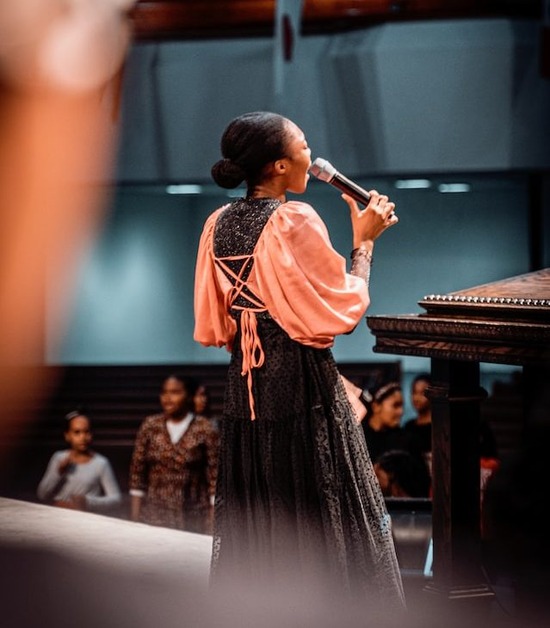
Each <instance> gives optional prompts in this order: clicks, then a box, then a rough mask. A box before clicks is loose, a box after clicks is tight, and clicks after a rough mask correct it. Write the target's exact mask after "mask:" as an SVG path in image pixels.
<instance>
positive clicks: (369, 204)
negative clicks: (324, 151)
mask: <svg viewBox="0 0 550 628" xmlns="http://www.w3.org/2000/svg"><path fill="white" fill-rule="evenodd" d="M309 172H310V173H311V174H312V175H313V176H315V177H317V178H318V179H320V180H321V181H325V182H326V183H329V184H330V185H332V186H334V187H336V188H338V189H339V190H340V191H341V192H343V193H344V194H343V198H344V200H345V201H346V202H347V203H348V205H349V207H350V210H351V221H352V226H353V241H354V248H355V247H358V246H360V245H361V243H362V242H364V241H366V240H375V239H376V238H377V237H378V236H379V235H381V234H382V233H383V232H384V231H385V230H386V229H387V228H388V227H391V226H392V225H395V224H397V222H399V218H398V217H397V216H396V214H395V213H394V209H395V203H393V202H391V201H390V200H389V199H388V197H387V196H386V195H385V194H379V193H378V192H377V191H376V190H370V191H369V192H367V191H366V190H364V189H363V188H362V187H360V186H359V185H357V184H356V183H354V182H353V181H351V180H350V179H348V178H347V177H345V176H344V175H343V174H341V173H340V172H338V170H336V168H335V167H334V166H333V165H332V164H330V163H329V162H328V161H327V160H326V159H322V158H321V157H318V158H317V159H315V161H314V162H313V163H312V164H311V167H310V169H309ZM357 202H359V203H362V204H363V205H366V208H365V209H363V210H361V209H359V207H358V206H357Z"/></svg>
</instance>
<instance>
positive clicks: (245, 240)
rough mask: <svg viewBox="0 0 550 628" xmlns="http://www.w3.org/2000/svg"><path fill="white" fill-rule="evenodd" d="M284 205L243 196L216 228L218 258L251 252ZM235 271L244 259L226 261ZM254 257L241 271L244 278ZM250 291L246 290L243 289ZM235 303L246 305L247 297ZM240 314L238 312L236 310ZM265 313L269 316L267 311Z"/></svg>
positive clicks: (270, 199)
mask: <svg viewBox="0 0 550 628" xmlns="http://www.w3.org/2000/svg"><path fill="white" fill-rule="evenodd" d="M280 204H281V202H280V201H278V200H276V199H273V198H240V199H237V200H236V201H234V202H233V203H231V205H229V207H227V208H226V209H224V210H223V212H222V213H221V214H220V216H219V217H218V220H217V221H216V227H215V229H214V255H215V256H216V257H218V258H226V257H233V256H238V255H252V253H253V252H254V247H255V246H256V243H257V242H258V238H259V237H260V235H261V233H262V231H263V229H264V227H265V225H266V223H267V221H268V220H269V218H270V216H271V215H272V214H273V212H274V211H275V210H276V209H277V207H279V205H280ZM225 263H226V264H227V266H229V268H231V270H232V271H233V272H234V273H237V274H238V273H239V271H240V269H241V265H242V263H243V262H242V260H227V261H226V262H225ZM253 263H254V262H253V260H252V259H250V260H248V261H247V262H246V264H247V266H246V268H245V270H244V272H243V274H242V279H243V281H246V280H247V279H248V276H249V274H250V271H251V269H252V265H253ZM244 293H245V294H246V293H247V289H246V288H245V289H244ZM235 305H239V306H243V307H246V305H247V300H246V299H243V298H242V297H238V298H237V299H236V300H235ZM233 314H234V315H236V316H238V313H237V312H234V313H233ZM262 316H268V314H267V313H264V314H263V315H262Z"/></svg>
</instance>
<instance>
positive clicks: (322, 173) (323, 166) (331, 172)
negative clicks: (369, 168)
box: [309, 157, 370, 205]
mask: <svg viewBox="0 0 550 628" xmlns="http://www.w3.org/2000/svg"><path fill="white" fill-rule="evenodd" d="M309 171H310V173H311V174H312V175H313V176H314V177H317V178H318V179H321V181H325V183H330V185H333V186H334V187H335V188H338V189H339V190H341V191H342V192H345V193H346V194H349V196H351V197H352V198H354V199H355V200H356V201H357V202H358V203H363V205H368V203H369V201H370V196H369V193H368V192H367V191H366V190H364V189H363V188H362V187H361V186H359V185H357V183H354V182H353V181H350V180H349V179H348V178H347V177H345V176H344V175H343V174H340V173H339V172H338V170H336V168H335V167H334V166H333V165H332V164H331V163H329V162H328V161H327V160H326V159H322V158H321V157H317V159H316V160H315V161H314V162H313V163H312V164H311V167H310V169H309Z"/></svg>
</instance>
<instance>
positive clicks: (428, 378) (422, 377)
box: [411, 373, 432, 388]
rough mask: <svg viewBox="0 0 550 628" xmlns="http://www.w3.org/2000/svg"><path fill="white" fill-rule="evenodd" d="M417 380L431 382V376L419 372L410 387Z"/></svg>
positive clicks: (412, 386)
mask: <svg viewBox="0 0 550 628" xmlns="http://www.w3.org/2000/svg"><path fill="white" fill-rule="evenodd" d="M417 382H426V383H427V384H431V383H432V376H431V375H430V374H429V373H419V374H418V375H417V376H416V377H415V378H414V379H413V380H412V382H411V388H414V385H415V384H416V383H417Z"/></svg>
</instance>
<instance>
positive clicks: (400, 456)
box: [376, 449, 431, 497]
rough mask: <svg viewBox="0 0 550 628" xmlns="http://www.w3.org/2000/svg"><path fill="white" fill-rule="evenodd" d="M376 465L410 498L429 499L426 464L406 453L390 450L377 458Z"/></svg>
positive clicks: (429, 479) (429, 481)
mask: <svg viewBox="0 0 550 628" xmlns="http://www.w3.org/2000/svg"><path fill="white" fill-rule="evenodd" d="M376 464H377V465H379V466H380V467H381V468H382V469H384V471H385V472H386V473H387V474H388V475H389V476H390V479H391V480H392V481H393V482H395V483H396V484H398V485H399V486H400V487H401V488H402V489H403V491H404V492H405V493H406V494H407V495H409V496H410V497H429V495H430V487H431V478H430V473H429V471H428V467H427V466H426V463H425V462H424V461H423V460H422V459H421V458H419V457H418V456H414V455H413V454H411V453H410V452H408V451H405V450H401V449H391V450H389V451H385V452H384V453H383V454H381V455H380V456H378V458H377V459H376Z"/></svg>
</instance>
